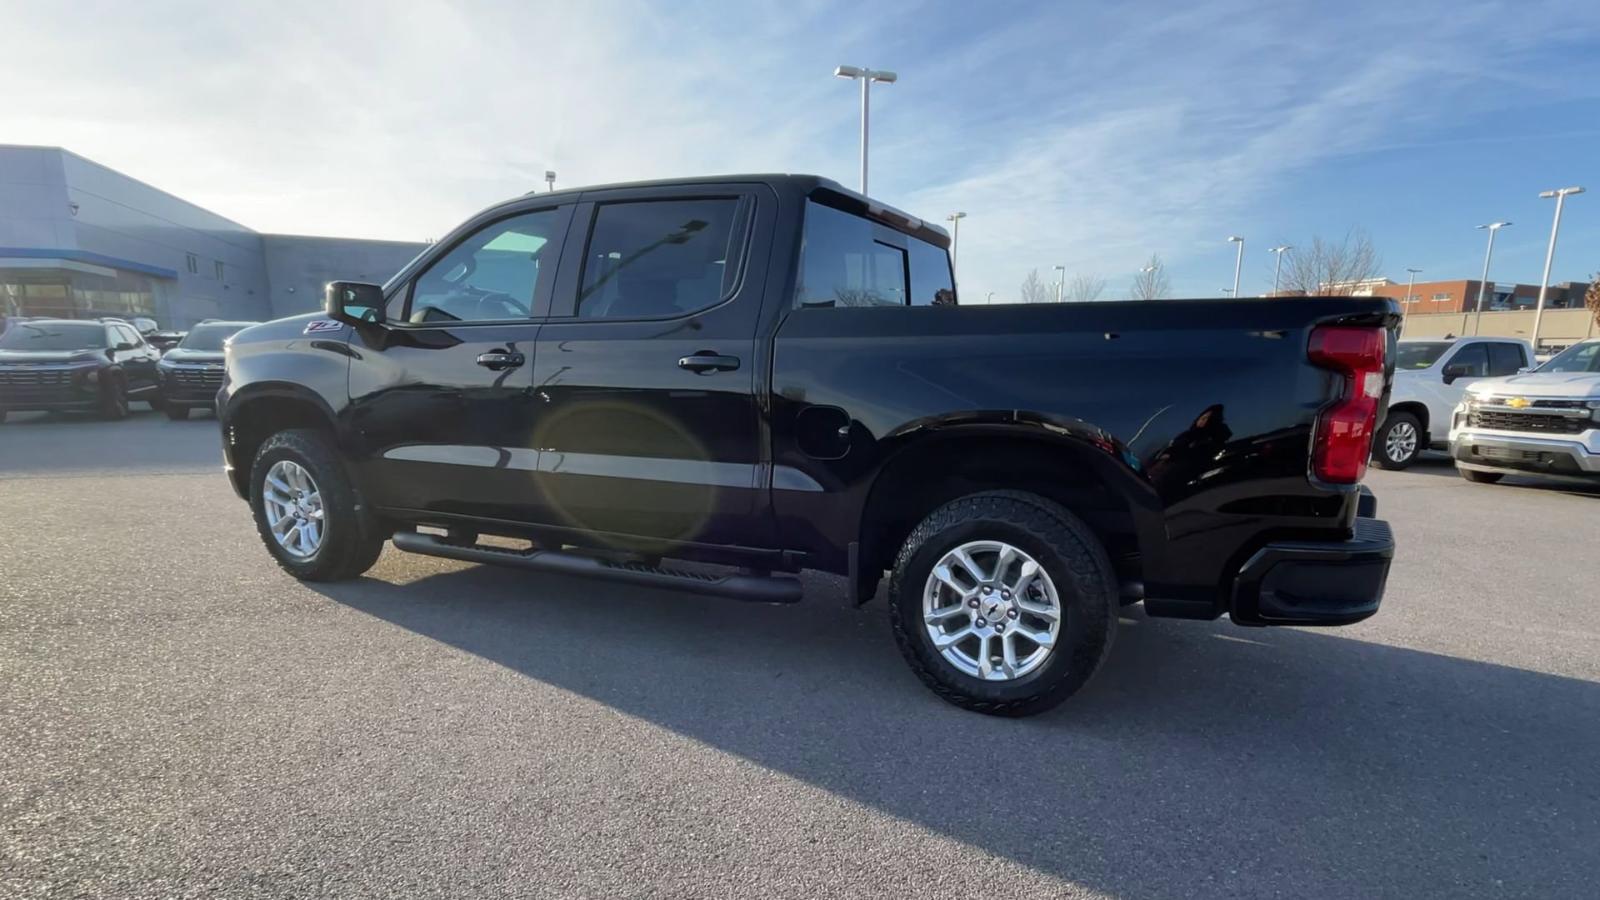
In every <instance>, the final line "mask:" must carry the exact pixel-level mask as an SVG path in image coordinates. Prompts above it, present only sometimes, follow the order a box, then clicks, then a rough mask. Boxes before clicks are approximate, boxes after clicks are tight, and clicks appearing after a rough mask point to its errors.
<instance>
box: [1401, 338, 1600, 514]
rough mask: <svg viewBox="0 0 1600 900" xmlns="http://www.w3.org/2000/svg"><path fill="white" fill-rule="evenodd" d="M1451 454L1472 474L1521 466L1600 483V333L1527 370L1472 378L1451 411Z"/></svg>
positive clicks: (1510, 471)
mask: <svg viewBox="0 0 1600 900" xmlns="http://www.w3.org/2000/svg"><path fill="white" fill-rule="evenodd" d="M1395 381H1396V382H1398V381H1399V379H1398V378H1397V379H1395ZM1397 389H1398V385H1397ZM1450 455H1451V456H1454V457H1455V460H1456V470H1457V471H1458V472H1460V473H1461V477H1463V478H1465V479H1467V480H1468V481H1476V482H1480V483H1493V482H1496V481H1499V480H1500V479H1501V478H1502V477H1504V476H1506V475H1519V474H1520V475H1543V476H1548V477H1557V478H1562V479H1578V480H1581V481H1586V482H1589V483H1600V339H1596V340H1588V341H1584V342H1582V343H1579V344H1574V345H1573V346H1571V347H1568V348H1567V349H1566V350H1563V351H1562V352H1560V353H1558V354H1557V355H1556V356H1554V357H1552V358H1551V359H1550V361H1549V362H1546V363H1545V364H1544V365H1542V366H1540V367H1539V368H1538V369H1535V370H1534V371H1532V372H1529V373H1528V374H1526V375H1513V376H1511V377H1509V378H1490V379H1484V380H1482V381H1478V382H1477V383H1475V384H1473V385H1472V386H1471V387H1470V388H1469V389H1468V390H1467V394H1466V397H1465V398H1464V399H1463V400H1462V402H1461V405H1460V406H1459V407H1457V408H1456V410H1455V413H1454V414H1453V416H1452V419H1451V423H1450Z"/></svg>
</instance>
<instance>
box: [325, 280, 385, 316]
mask: <svg viewBox="0 0 1600 900" xmlns="http://www.w3.org/2000/svg"><path fill="white" fill-rule="evenodd" d="M322 308H323V311H324V312H326V313H327V314H328V317H329V318H331V319H337V320H338V321H340V322H347V323H349V324H351V325H362V324H369V325H371V324H378V325H381V324H383V288H381V287H379V286H378V285H375V284H367V283H365V282H361V281H330V282H328V286H327V287H326V288H324V289H323V300H322Z"/></svg>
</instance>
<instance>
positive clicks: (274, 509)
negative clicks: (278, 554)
mask: <svg viewBox="0 0 1600 900" xmlns="http://www.w3.org/2000/svg"><path fill="white" fill-rule="evenodd" d="M261 501H262V502H261V507H262V509H263V510H265V512H266V514H267V527H268V528H269V529H270V530H271V531H272V536H273V538H274V539H276V540H277V542H278V546H280V547H282V548H283V549H284V552H286V553H288V554H289V555H290V556H292V557H294V558H296V559H309V558H310V557H312V556H315V555H316V553H317V548H319V547H321V546H322V539H323V536H324V535H325V534H326V533H327V523H326V513H325V512H324V510H323V507H322V493H321V492H320V491H318V490H317V483H316V482H315V481H313V480H311V473H310V472H307V471H306V470H305V467H303V466H301V465H300V464H299V463H297V462H293V461H291V460H287V459H280V460H278V461H277V462H275V463H273V464H272V468H270V469H268V470H267V480H266V481H265V482H264V483H263V484H262V485H261Z"/></svg>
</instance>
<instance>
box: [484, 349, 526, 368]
mask: <svg viewBox="0 0 1600 900" xmlns="http://www.w3.org/2000/svg"><path fill="white" fill-rule="evenodd" d="M523 362H524V359H523V356H522V354H521V353H506V352H504V351H500V350H497V351H495V352H493V353H480V354H478V365H480V366H483V367H484V368H485V369H493V370H495V371H496V372H498V371H500V370H501V369H515V368H516V367H517V366H520V365H522V363H523Z"/></svg>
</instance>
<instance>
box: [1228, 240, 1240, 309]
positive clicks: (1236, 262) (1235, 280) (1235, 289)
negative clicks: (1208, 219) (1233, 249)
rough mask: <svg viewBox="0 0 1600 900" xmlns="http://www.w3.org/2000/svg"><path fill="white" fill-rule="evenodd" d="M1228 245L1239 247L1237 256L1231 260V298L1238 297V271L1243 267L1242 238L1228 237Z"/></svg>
mask: <svg viewBox="0 0 1600 900" xmlns="http://www.w3.org/2000/svg"><path fill="white" fill-rule="evenodd" d="M1228 243H1230V244H1238V245H1239V255H1238V256H1237V257H1235V258H1234V260H1233V296H1235V297H1237V296H1239V270H1240V269H1241V268H1243V267H1244V238H1242V237H1239V236H1238V235H1236V234H1230V235H1228Z"/></svg>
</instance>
